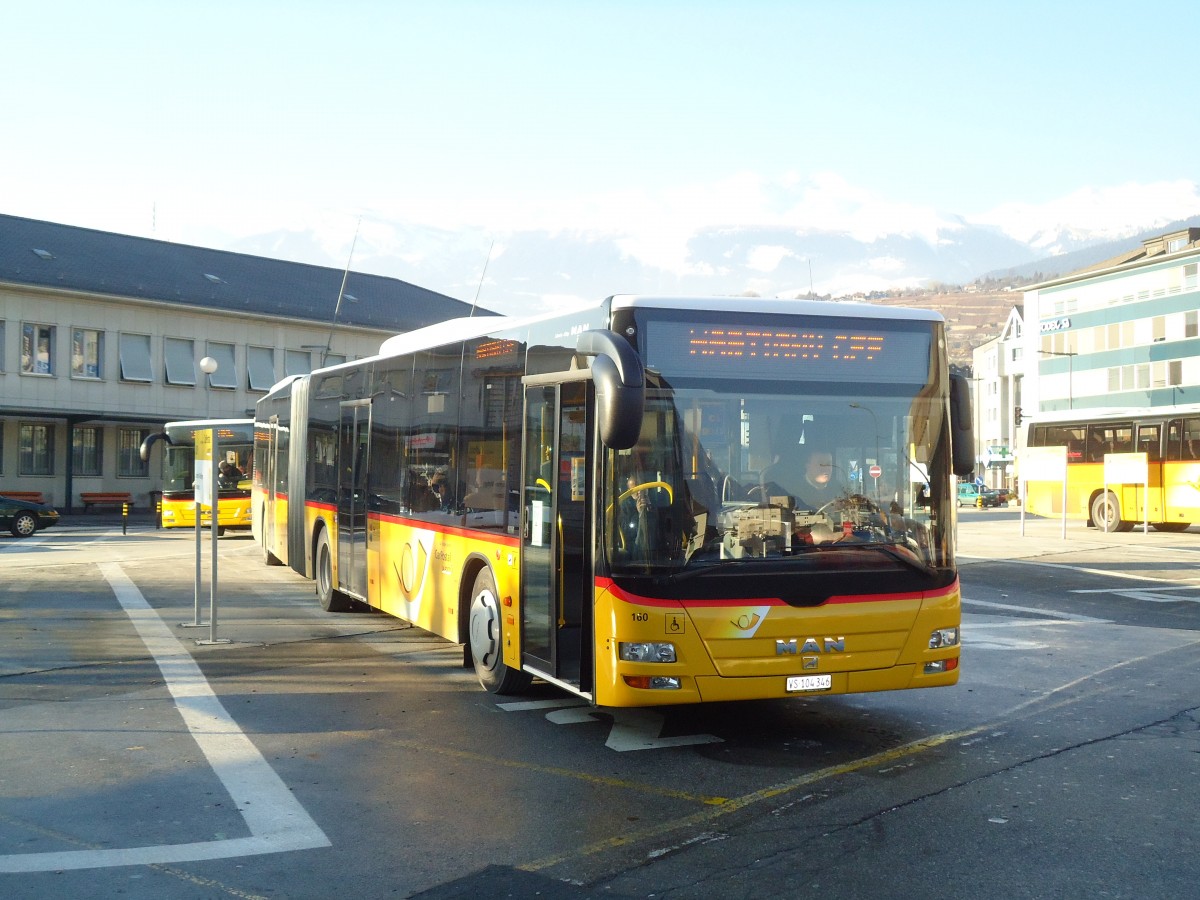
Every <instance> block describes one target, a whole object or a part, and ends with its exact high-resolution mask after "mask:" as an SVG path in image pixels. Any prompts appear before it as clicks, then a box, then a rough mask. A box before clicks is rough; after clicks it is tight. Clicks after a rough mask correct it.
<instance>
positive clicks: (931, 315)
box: [270, 294, 945, 393]
mask: <svg viewBox="0 0 1200 900" xmlns="http://www.w3.org/2000/svg"><path fill="white" fill-rule="evenodd" d="M606 306H608V307H610V308H611V309H633V308H642V309H673V310H695V311H696V312H705V311H713V310H720V311H730V310H735V311H738V312H748V313H755V314H759V313H774V314H777V315H789V316H814V317H840V318H853V319H884V320H892V321H910V322H911V321H919V322H943V321H945V319H944V318H943V316H942V314H941V313H939V312H936V311H934V310H929V309H914V308H910V307H906V306H877V305H875V304H872V303H841V302H833V301H828V300H783V299H778V298H773V297H718V296H711V297H702V296H692V297H666V296H656V295H649V294H614V295H612V296H611V297H608V298H606V299H605V300H604V301H602V302H600V303H581V304H578V305H574V306H567V307H564V308H562V309H559V310H555V311H554V312H547V313H540V314H538V315H533V316H516V317H508V316H469V317H465V318H457V319H447V320H446V321H444V322H437V323H435V324H433V325H427V326H425V327H424V328H418V329H416V330H414V331H406V332H404V333H403V334H396V335H393V336H392V337H390V338H388V339H387V340H385V341H384V342H383V343H382V344H381V345H380V346H379V352H378V353H377V354H376V355H375V356H374V357H371V358H374V359H378V358H380V357H385V356H397V355H400V354H403V353H412V352H415V351H418V350H425V349H427V348H430V347H438V346H441V345H444V344H450V343H453V342H455V341H466V340H471V339H472V338H478V337H484V336H486V335H489V334H493V333H495V332H497V331H500V330H507V329H511V328H523V327H526V326H529V325H534V324H537V323H538V322H545V321H551V320H554V319H557V318H560V317H562V316H569V315H571V314H574V313H581V312H587V311H589V310H596V309H601V308H604V307H606ZM362 361H363V360H361V359H356V360H347V361H346V362H342V363H337V364H336V365H332V366H324V367H322V368H321V369H320V370H314V371H335V370H337V369H339V368H341V367H343V366H354V365H358V364H359V363H361V362H362ZM291 377H294V376H289V378H284V379H283V380H281V381H280V382H278V383H277V384H275V385H273V386H272V388H271V392H270V393H274V392H275V391H276V390H277V389H279V388H281V387H283V386H284V385H285V384H286V383H287V382H288V381H289V380H290V378H291Z"/></svg>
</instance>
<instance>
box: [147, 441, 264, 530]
mask: <svg viewBox="0 0 1200 900" xmlns="http://www.w3.org/2000/svg"><path fill="white" fill-rule="evenodd" d="M200 429H209V430H212V431H213V432H214V435H215V438H216V454H217V457H218V458H217V459H214V460H213V461H212V469H213V476H214V477H215V478H216V481H217V507H218V510H217V533H218V534H220V533H222V532H224V531H225V529H227V528H229V529H234V530H241V531H246V530H249V528H250V526H251V522H250V484H251V481H252V479H253V477H254V420H253V419H193V420H190V421H186V422H168V423H167V424H166V426H165V427H164V428H163V430H162V431H161V432H157V433H155V434H151V435H150V436H149V437H147V438H146V440H145V441H143V442H142V448H141V453H142V459H149V458H150V448H151V447H153V446H154V444H155V443H157V442H159V441H162V442H163V445H164V446H163V457H162V460H163V463H162V473H163V476H162V477H163V490H162V511H161V520H162V527H163V528H195V527H196V492H195V491H194V490H193V488H192V480H193V478H194V477H195V471H196V437H195V434H196V431H197V430H200ZM209 500H210V498H208V497H205V498H203V502H204V504H205V505H206V506H207V505H208V503H209ZM211 523H212V514H211V512H210V511H209V510H208V509H203V510H202V511H201V513H200V524H201V525H202V526H205V527H207V526H208V525H211Z"/></svg>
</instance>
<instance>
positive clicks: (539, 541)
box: [521, 381, 593, 687]
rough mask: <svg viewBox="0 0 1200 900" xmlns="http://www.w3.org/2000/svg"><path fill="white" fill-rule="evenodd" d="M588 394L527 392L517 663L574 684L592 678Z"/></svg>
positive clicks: (575, 386)
mask: <svg viewBox="0 0 1200 900" xmlns="http://www.w3.org/2000/svg"><path fill="white" fill-rule="evenodd" d="M590 393H591V389H590V382H587V381H572V382H568V383H565V384H555V385H539V386H530V387H527V388H526V391H525V466H524V478H523V485H524V491H523V501H522V515H523V520H522V574H521V625H522V644H521V646H522V650H523V660H522V661H523V663H524V664H525V665H527V666H530V667H532V668H533V669H536V670H538V671H539V672H542V673H544V674H548V675H551V676H553V677H555V678H558V679H560V680H562V681H566V682H568V683H570V684H574V685H580V684H581V682H582V680H584V679H586V680H588V681H589V682H590V677H589V676H587V675H586V674H585V673H590V671H591V632H592V628H591V622H592V614H591V589H590V585H591V578H590V574H591V564H592V551H591V547H592V542H591V529H590V528H589V527H588V522H589V521H590V519H591V504H590V491H591V481H590V479H589V478H588V471H589V468H588V465H587V459H588V452H589V450H590V447H591V440H592V433H593V432H592V429H593V424H592V414H591V404H590V399H589V394H590ZM587 686H589V687H590V684H589V685H587Z"/></svg>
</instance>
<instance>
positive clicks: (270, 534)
mask: <svg viewBox="0 0 1200 900" xmlns="http://www.w3.org/2000/svg"><path fill="white" fill-rule="evenodd" d="M268 424H269V425H270V427H269V428H267V429H266V435H267V449H266V452H265V453H263V454H261V456H262V466H263V471H261V472H258V473H257V475H258V481H259V484H261V485H262V491H263V496H262V499H261V501H260V502H261V508H260V509H259V513H260V519H259V528H261V529H262V533H261V534H259V536H258V538H259V540H260V541H262V548H263V557H264V558H265V559H266V561H267V563H268V564H270V563H271V562H272V560H277V559H278V557H277V556H276V555H275V554H274V552H272V548H277V547H279V535H278V534H276V532H275V500H276V495H275V485H276V484H278V481H277V477H278V472H279V416H271V418H270V419H269V420H268ZM284 465H285V466H286V465H287V460H284ZM253 516H254V513H253V510H252V511H251V520H252V521H254V518H253Z"/></svg>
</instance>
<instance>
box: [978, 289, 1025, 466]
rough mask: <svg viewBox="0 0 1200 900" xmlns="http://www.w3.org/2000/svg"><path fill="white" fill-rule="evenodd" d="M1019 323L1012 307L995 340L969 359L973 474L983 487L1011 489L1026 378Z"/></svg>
mask: <svg viewBox="0 0 1200 900" xmlns="http://www.w3.org/2000/svg"><path fill="white" fill-rule="evenodd" d="M1024 340H1025V338H1024V319H1023V317H1022V314H1021V309H1020V307H1016V306H1014V307H1013V308H1012V309H1011V310H1010V311H1009V313H1008V318H1007V319H1006V320H1005V322H1004V327H1003V328H1001V330H1000V334H998V335H997V336H996V337H994V338H992V339H991V340H990V341H987V342H986V343H984V344H981V345H980V346H978V347H976V348H975V349H974V350H973V351H972V353H971V371H972V373H973V374H972V378H971V387H972V398H971V399H972V410H973V415H974V417H975V423H974V424H975V472H976V474H977V475H982V476H983V479H984V483H985V484H987V486H988V487H993V488H994V487H1015V484H1014V481H1013V479H1014V477H1015V472H1014V458H1015V456H1016V447H1017V437H1018V431H1019V429H1018V428H1017V427H1016V424H1015V421H1014V410H1015V409H1016V408H1017V407H1020V406H1021V402H1022V398H1021V392H1022V386H1023V380H1024V374H1025V359H1024V356H1025V345H1024Z"/></svg>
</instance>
